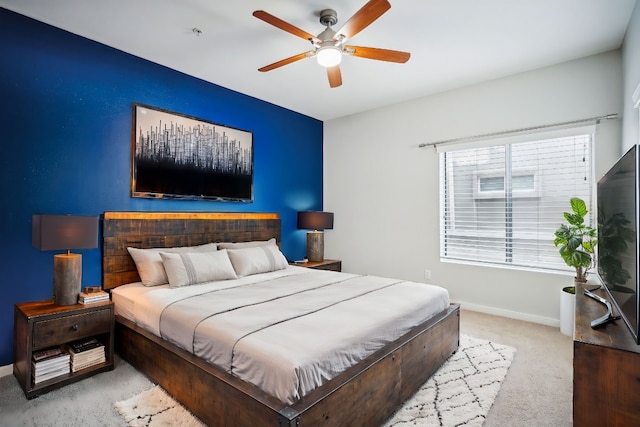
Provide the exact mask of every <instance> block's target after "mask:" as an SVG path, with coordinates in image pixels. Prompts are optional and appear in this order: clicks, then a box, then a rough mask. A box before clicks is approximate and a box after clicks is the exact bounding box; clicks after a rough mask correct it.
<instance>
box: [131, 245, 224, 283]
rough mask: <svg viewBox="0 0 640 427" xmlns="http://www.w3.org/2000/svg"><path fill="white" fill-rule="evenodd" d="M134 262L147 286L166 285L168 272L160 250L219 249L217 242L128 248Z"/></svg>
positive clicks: (210, 250)
mask: <svg viewBox="0 0 640 427" xmlns="http://www.w3.org/2000/svg"><path fill="white" fill-rule="evenodd" d="M127 250H128V251H129V254H130V255H131V258H133V262H134V263H135V264H136V268H137V269H138V274H139V275H140V280H141V281H142V284H143V285H145V286H158V285H166V284H167V283H169V279H168V278H167V274H166V273H165V271H164V266H163V265H162V258H160V252H167V253H175V252H212V251H216V250H218V246H217V245H216V244H215V243H207V244H205V245H200V246H181V247H177V248H150V249H139V248H127Z"/></svg>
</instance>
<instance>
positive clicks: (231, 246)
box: [218, 239, 276, 249]
mask: <svg viewBox="0 0 640 427" xmlns="http://www.w3.org/2000/svg"><path fill="white" fill-rule="evenodd" d="M275 244H276V239H269V240H254V241H252V242H238V243H230V242H221V243H218V249H242V248H255V247H256V246H264V245H275Z"/></svg>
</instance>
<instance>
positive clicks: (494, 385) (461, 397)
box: [115, 335, 515, 427]
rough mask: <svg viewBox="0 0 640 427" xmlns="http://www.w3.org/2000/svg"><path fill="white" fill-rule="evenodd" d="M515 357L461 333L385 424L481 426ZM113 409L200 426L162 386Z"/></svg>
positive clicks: (139, 419)
mask: <svg viewBox="0 0 640 427" xmlns="http://www.w3.org/2000/svg"><path fill="white" fill-rule="evenodd" d="M514 353H515V349H514V348H512V347H508V346H505V345H501V344H496V343H493V342H491V341H487V340H480V339H476V338H471V337H469V336H467V335H461V336H460V348H459V349H458V351H457V352H456V353H455V354H454V355H452V356H451V357H450V358H449V359H448V360H447V361H446V362H445V364H444V365H443V366H442V367H441V368H440V369H439V370H438V372H436V373H435V374H434V375H433V376H432V377H431V378H430V379H429V380H428V381H427V382H426V383H425V384H424V385H423V386H422V387H421V388H420V390H418V392H416V394H415V395H414V396H413V397H412V398H411V399H409V400H408V401H407V402H406V403H405V404H404V405H403V406H402V408H401V409H400V410H398V412H397V413H396V414H395V415H394V416H393V417H392V418H391V419H390V420H389V421H388V422H387V423H385V425H384V426H385V427H404V426H469V427H471V426H482V424H483V422H484V419H485V418H486V416H487V413H488V412H489V409H490V408H491V405H492V404H493V401H494V399H495V397H496V395H497V394H498V391H499V390H500V385H501V384H502V381H503V380H504V377H505V375H506V374H507V370H508V369H509V365H511V361H512V360H513V355H514ZM115 406H116V408H117V409H118V411H119V412H120V413H121V414H122V415H123V417H124V418H125V420H126V421H127V425H129V426H131V427H153V426H161V425H175V424H178V423H179V424H180V425H184V426H194V427H197V426H201V425H202V424H201V423H200V422H199V421H198V420H197V419H196V418H195V417H194V416H193V415H192V414H190V413H189V412H188V411H186V410H185V409H184V408H183V407H182V406H180V404H178V403H177V402H176V401H175V400H173V399H172V398H171V397H170V396H169V395H168V394H166V392H165V391H164V390H163V389H162V388H160V387H159V386H156V387H154V388H152V389H150V390H147V391H145V392H143V393H140V394H138V395H136V396H133V397H132V398H130V399H127V400H125V401H122V402H117V403H116V404H115Z"/></svg>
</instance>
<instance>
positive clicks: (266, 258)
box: [227, 245, 289, 276]
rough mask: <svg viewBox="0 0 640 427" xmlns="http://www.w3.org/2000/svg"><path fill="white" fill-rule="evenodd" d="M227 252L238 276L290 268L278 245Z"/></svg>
mask: <svg viewBox="0 0 640 427" xmlns="http://www.w3.org/2000/svg"><path fill="white" fill-rule="evenodd" d="M227 252H228V253H229V259H230V260H231V264H233V269H234V270H235V271H236V274H237V275H238V276H250V275H252V274H257V273H267V272H269V271H276V270H282V269H284V268H287V267H289V263H288V262H287V259H286V258H285V257H284V255H283V254H282V252H280V249H278V247H277V246H276V245H261V246H254V247H249V248H242V249H229V250H228V251H227Z"/></svg>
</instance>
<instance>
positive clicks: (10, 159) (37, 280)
mask: <svg viewBox="0 0 640 427" xmlns="http://www.w3.org/2000/svg"><path fill="white" fill-rule="evenodd" d="M0 58H2V65H0V144H1V147H2V153H1V155H0V165H1V167H0V177H1V178H0V189H1V193H0V197H1V198H2V207H0V273H1V274H0V365H8V364H10V363H12V362H13V312H14V304H15V303H18V302H25V301H35V300H41V299H48V298H51V297H52V292H53V285H52V280H53V255H54V253H55V252H41V251H38V250H37V249H34V248H33V247H32V246H31V216H32V215H33V214H80V215H100V214H101V213H103V212H104V211H211V212H226V211H237V212H240V211H242V212H277V213H279V214H280V216H281V218H282V250H283V252H284V254H285V255H286V256H287V257H288V258H290V259H299V258H302V257H303V256H304V253H305V248H304V246H305V240H304V239H305V237H304V236H305V234H304V231H302V230H297V229H296V213H297V211H298V210H307V209H322V122H321V121H318V120H316V119H313V118H310V117H308V116H304V115H302V114H299V113H296V112H293V111H290V110H287V109H284V108H281V107H278V106H275V105H273V104H270V103H267V102H264V101H260V100H258V99H255V98H252V97H249V96H247V95H243V94H241V93H238V92H235V91H231V90H228V89H225V88H223V87H220V86H217V85H214V84H211V83H207V82H205V81H203V80H200V79H197V78H193V77H190V76H187V75H185V74H182V73H180V72H177V71H174V70H171V69H169V68H166V67H163V66H160V65H157V64H155V63H152V62H149V61H146V60H143V59H140V58H138V57H135V56H132V55H129V54H127V53H124V52H121V51H118V50H116V49H112V48H110V47H107V46H105V45H102V44H99V43H96V42H93V41H91V40H88V39H85V38H82V37H79V36H76V35H73V34H71V33H68V32H66V31H63V30H60V29H57V28H54V27H51V26H49V25H46V24H43V23H41V22H38V21H35V20H32V19H30V18H27V17H24V16H22V15H19V14H16V13H13V12H10V11H8V10H6V9H2V8H0ZM256 73H257V71H256ZM134 102H139V103H143V104H147V105H152V106H156V107H160V108H163V109H167V110H171V111H176V112H180V113H182V114H186V115H190V116H194V117H199V118H202V119H205V120H209V121H212V122H216V123H220V124H223V125H227V126H231V127H236V128H239V129H244V130H248V131H251V132H253V143H254V171H255V173H254V202H253V203H240V202H212V201H177V200H151V199H140V198H132V197H130V164H131V159H130V156H131V119H132V103H134ZM74 252H79V253H82V254H83V286H86V285H96V284H100V283H101V265H100V249H94V250H83V251H74Z"/></svg>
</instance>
